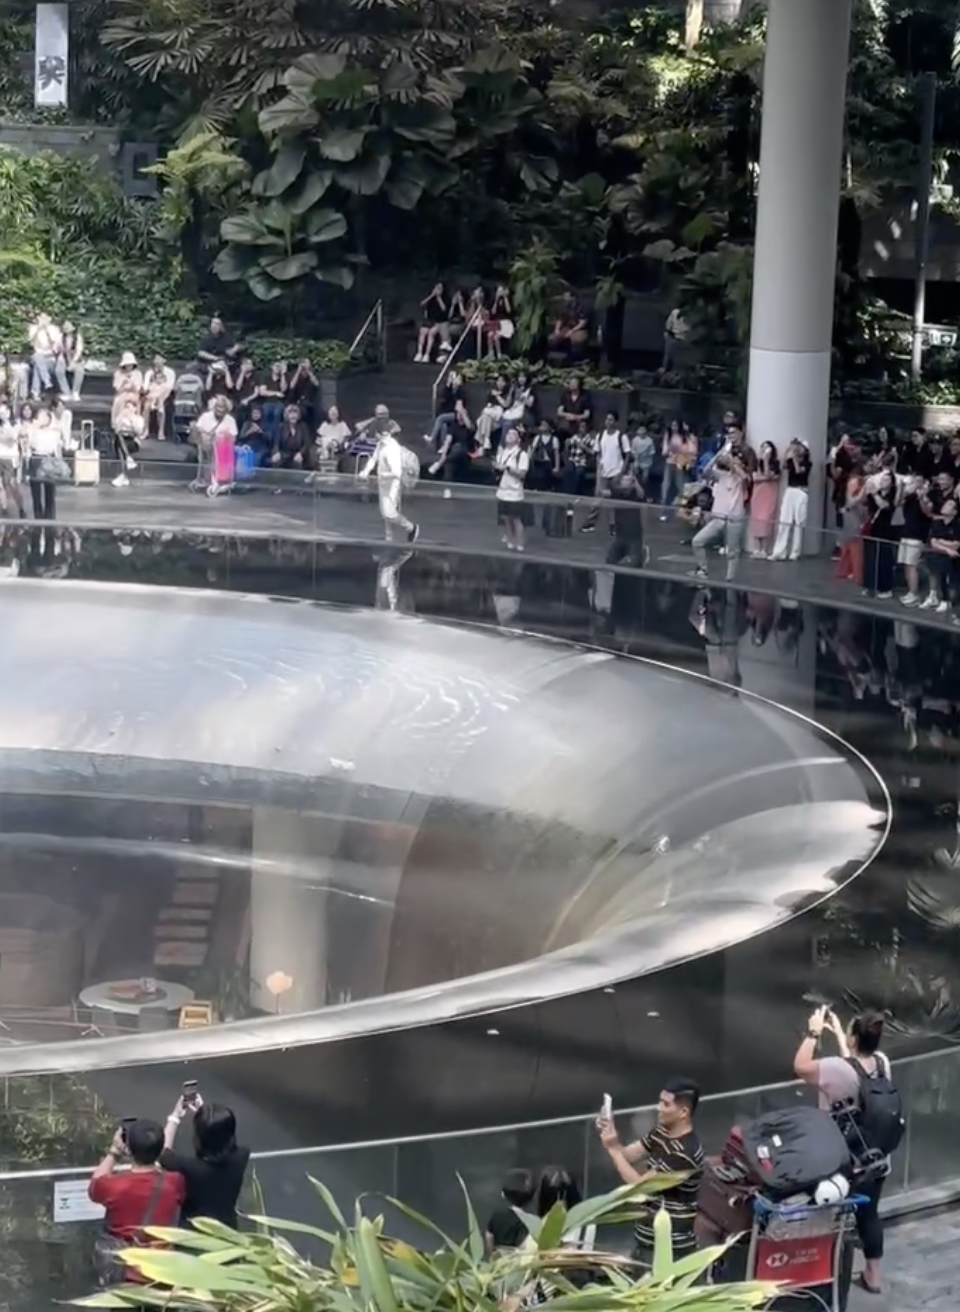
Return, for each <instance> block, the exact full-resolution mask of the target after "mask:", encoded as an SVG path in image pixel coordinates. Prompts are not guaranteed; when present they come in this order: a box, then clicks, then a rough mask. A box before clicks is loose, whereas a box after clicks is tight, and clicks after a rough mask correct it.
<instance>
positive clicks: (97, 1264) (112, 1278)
mask: <svg viewBox="0 0 960 1312" xmlns="http://www.w3.org/2000/svg"><path fill="white" fill-rule="evenodd" d="M163 1178H164V1173H163V1171H157V1178H156V1179H155V1180H154V1182H153V1188H152V1189H151V1190H150V1197H149V1198H148V1199H147V1205H146V1207H145V1208H144V1211H143V1220H142V1221H141V1222H140V1224H139V1225H138V1226H137V1229H138V1230H144V1229H146V1227H147V1226H148V1225H151V1224H152V1223H153V1218H154V1214H155V1212H156V1210H157V1204H158V1203H159V1202H160V1195H161V1194H162V1193H163ZM138 1244H142V1241H138V1240H137V1239H123V1238H121V1236H120V1235H114V1234H111V1233H110V1231H109V1230H103V1231H102V1233H101V1234H99V1235H98V1236H97V1240H96V1243H95V1244H94V1246H93V1269H94V1272H95V1273H96V1277H97V1285H98V1286H99V1288H100V1289H108V1288H109V1287H110V1286H111V1285H123V1284H126V1279H127V1272H126V1268H125V1267H124V1265H123V1263H122V1262H120V1261H118V1260H117V1254H118V1253H121V1252H123V1250H124V1249H125V1248H136V1247H137V1246H138Z"/></svg>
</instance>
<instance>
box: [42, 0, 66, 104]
mask: <svg viewBox="0 0 960 1312" xmlns="http://www.w3.org/2000/svg"><path fill="white" fill-rule="evenodd" d="M69 57H70V20H69V17H68V14H67V5H37V40H36V46H35V50H34V61H33V102H34V104H35V105H37V106H45V107H50V106H54V107H57V106H64V105H66V103H67V62H68V60H69Z"/></svg>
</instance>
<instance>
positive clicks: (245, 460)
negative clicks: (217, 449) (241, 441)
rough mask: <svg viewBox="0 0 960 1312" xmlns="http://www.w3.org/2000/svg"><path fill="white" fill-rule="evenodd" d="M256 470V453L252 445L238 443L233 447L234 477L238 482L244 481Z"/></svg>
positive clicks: (253, 475) (251, 476)
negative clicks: (238, 444)
mask: <svg viewBox="0 0 960 1312" xmlns="http://www.w3.org/2000/svg"><path fill="white" fill-rule="evenodd" d="M256 472H257V453H256V451H254V449H253V447H252V446H244V445H240V446H237V447H235V448H234V477H235V478H236V480H237V482H238V483H246V482H249V480H250V479H251V478H253V477H255V475H256Z"/></svg>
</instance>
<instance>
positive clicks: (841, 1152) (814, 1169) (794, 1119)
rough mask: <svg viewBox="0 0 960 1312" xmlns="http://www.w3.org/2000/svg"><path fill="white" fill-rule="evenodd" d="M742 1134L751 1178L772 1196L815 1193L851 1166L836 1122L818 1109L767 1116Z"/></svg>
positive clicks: (745, 1127) (793, 1109)
mask: <svg viewBox="0 0 960 1312" xmlns="http://www.w3.org/2000/svg"><path fill="white" fill-rule="evenodd" d="M740 1134H741V1138H742V1142H743V1155H744V1157H745V1159H746V1166H747V1168H748V1170H749V1174H750V1178H751V1180H752V1181H753V1182H754V1183H755V1184H756V1186H757V1187H758V1188H759V1189H760V1192H761V1193H763V1194H765V1195H766V1196H767V1197H769V1198H774V1199H775V1198H787V1197H789V1196H790V1195H791V1194H796V1193H801V1192H807V1191H808V1190H812V1189H815V1188H816V1186H817V1185H818V1184H819V1183H820V1181H821V1180H825V1179H826V1178H827V1176H830V1175H835V1174H836V1173H837V1172H838V1171H843V1170H845V1169H846V1167H847V1166H848V1165H849V1162H850V1149H849V1148H848V1147H847V1143H846V1140H845V1139H844V1137H843V1135H842V1134H841V1132H840V1129H839V1127H838V1126H837V1123H836V1122H835V1121H834V1120H833V1118H832V1117H831V1116H830V1113H829V1112H824V1111H820V1110H819V1108H817V1107H791V1108H790V1109H789V1110H788V1111H778V1112H768V1113H767V1114H766V1115H765V1116H758V1117H757V1119H756V1120H754V1121H747V1122H746V1123H745V1124H744V1125H743V1126H742V1127H741V1131H740Z"/></svg>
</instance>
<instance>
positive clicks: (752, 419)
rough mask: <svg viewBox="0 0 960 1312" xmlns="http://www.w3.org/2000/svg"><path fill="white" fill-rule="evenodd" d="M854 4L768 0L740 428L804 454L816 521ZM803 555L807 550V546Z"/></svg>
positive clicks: (817, 521) (814, 521)
mask: <svg viewBox="0 0 960 1312" xmlns="http://www.w3.org/2000/svg"><path fill="white" fill-rule="evenodd" d="M852 9H853V0H770V11H769V16H768V20H767V48H766V58H765V62H764V71H763V124H762V134H761V142H760V189H759V197H758V205H757V238H756V251H755V255H754V270H753V317H752V322H751V333H750V384H749V390H748V393H747V429H748V433H749V438H750V442H751V444H752V446H753V447H754V449H755V450H756V449H757V448H758V447H759V445H760V443H761V442H766V441H770V442H773V443H774V444H775V445H776V447H777V450H778V451H779V452H780V453H781V457H782V455H783V452H784V450H785V448H786V445H787V443H788V442H789V441H790V439H791V438H792V437H799V438H801V439H802V440H803V441H804V442H806V443H807V444H808V446H809V447H810V454H811V455H812V457H813V462H814V469H815V476H814V481H813V482H812V484H811V488H810V524H811V525H812V526H819V525H821V524H822V522H823V521H822V517H823V495H824V488H823V482H824V460H825V457H826V454H827V423H828V412H829V402H830V353H831V338H832V328H833V300H834V289H835V278H836V259H837V220H838V217H839V208H840V180H841V168H842V162H843V122H844V101H845V96H846V85H847V64H848V60H849V52H850V24H851V15H852ZM809 545H810V546H813V547H815V545H816V544H815V542H813V541H811V542H810V543H809Z"/></svg>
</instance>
